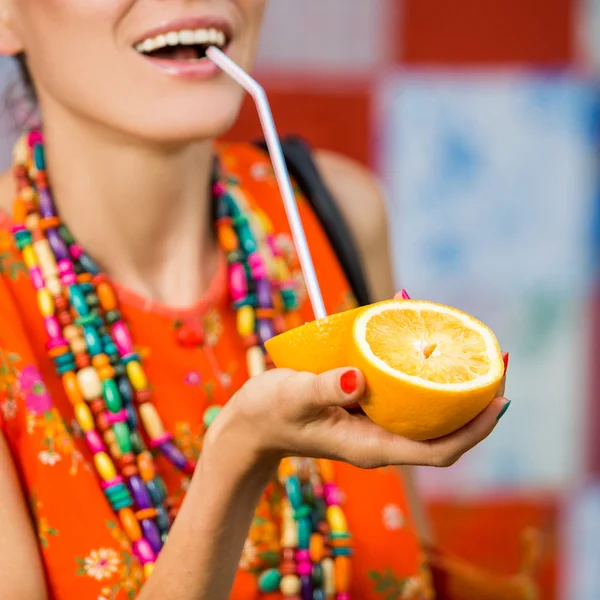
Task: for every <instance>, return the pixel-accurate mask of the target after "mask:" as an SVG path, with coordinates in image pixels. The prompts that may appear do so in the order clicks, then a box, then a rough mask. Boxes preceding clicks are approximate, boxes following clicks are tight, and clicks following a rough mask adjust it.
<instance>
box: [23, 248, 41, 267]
mask: <svg viewBox="0 0 600 600" xmlns="http://www.w3.org/2000/svg"><path fill="white" fill-rule="evenodd" d="M22 255H23V262H24V263H25V264H26V265H27V268H28V269H33V267H36V266H37V258H36V257H35V251H34V249H33V248H32V247H31V246H26V247H25V248H23V250H22Z"/></svg>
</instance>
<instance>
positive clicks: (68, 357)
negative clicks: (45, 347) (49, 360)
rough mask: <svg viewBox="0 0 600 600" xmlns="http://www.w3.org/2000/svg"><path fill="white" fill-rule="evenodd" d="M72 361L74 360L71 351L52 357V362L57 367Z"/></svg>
mask: <svg viewBox="0 0 600 600" xmlns="http://www.w3.org/2000/svg"><path fill="white" fill-rule="evenodd" d="M74 362H75V357H74V356H73V354H72V353H71V352H67V353H66V354H62V355H61V356H57V357H56V358H55V359H54V363H55V364H56V366H57V367H60V366H61V365H70V364H71V363H74Z"/></svg>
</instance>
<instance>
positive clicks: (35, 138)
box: [27, 129, 44, 148]
mask: <svg viewBox="0 0 600 600" xmlns="http://www.w3.org/2000/svg"><path fill="white" fill-rule="evenodd" d="M27 143H28V144H29V147H30V148H33V147H34V146H35V145H36V144H43V143H44V136H43V135H42V132H41V131H39V130H37V129H36V130H34V131H31V132H30V133H29V135H28V136H27Z"/></svg>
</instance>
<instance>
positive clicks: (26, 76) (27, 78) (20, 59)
mask: <svg viewBox="0 0 600 600" xmlns="http://www.w3.org/2000/svg"><path fill="white" fill-rule="evenodd" d="M15 58H16V60H17V64H18V65H19V73H20V75H21V82H22V84H23V86H24V87H25V92H26V93H27V96H28V97H29V98H30V99H31V100H34V99H35V88H34V86H33V79H32V78H31V73H30V72H29V67H28V66H27V58H26V56H25V53H24V52H21V53H20V54H17V56H16V57H15Z"/></svg>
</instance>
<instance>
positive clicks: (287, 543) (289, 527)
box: [281, 519, 298, 548]
mask: <svg viewBox="0 0 600 600" xmlns="http://www.w3.org/2000/svg"><path fill="white" fill-rule="evenodd" d="M297 546H298V526H297V525H296V522H295V521H294V519H289V520H284V521H283V523H282V524H281V547H282V548H296V547H297Z"/></svg>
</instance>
